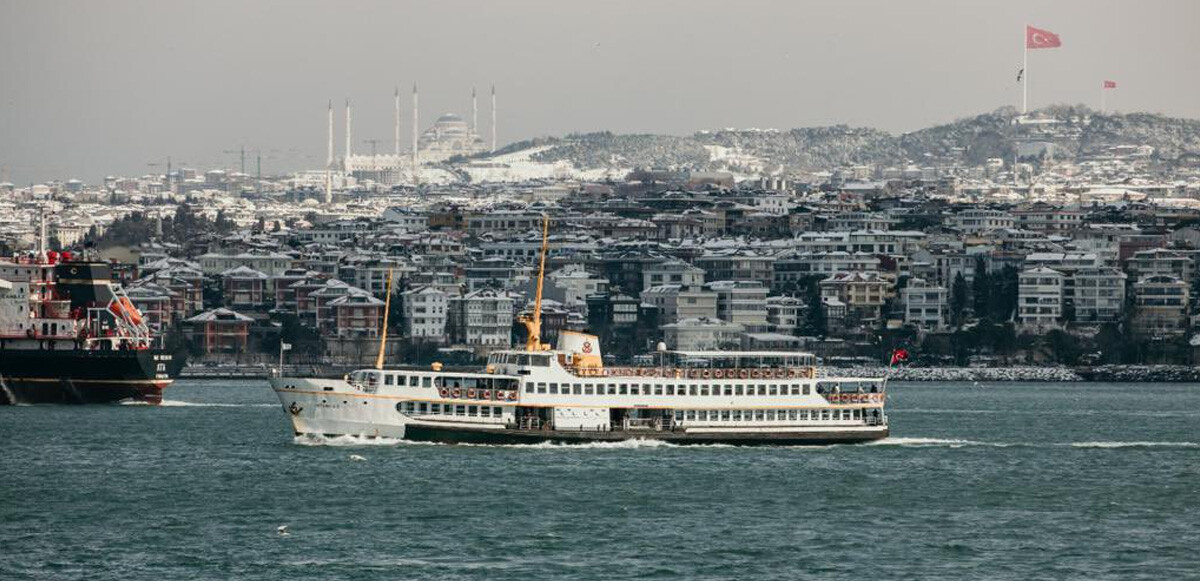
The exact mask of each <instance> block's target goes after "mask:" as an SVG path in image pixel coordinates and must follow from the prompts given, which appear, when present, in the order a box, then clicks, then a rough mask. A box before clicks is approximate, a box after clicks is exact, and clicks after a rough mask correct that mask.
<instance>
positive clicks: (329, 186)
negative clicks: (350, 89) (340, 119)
mask: <svg viewBox="0 0 1200 581" xmlns="http://www.w3.org/2000/svg"><path fill="white" fill-rule="evenodd" d="M331 171H333V99H330V100H329V153H328V154H327V155H326V156H325V203H326V204H332V203H333V176H331V175H329V172H331Z"/></svg>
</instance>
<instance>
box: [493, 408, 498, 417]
mask: <svg viewBox="0 0 1200 581" xmlns="http://www.w3.org/2000/svg"><path fill="white" fill-rule="evenodd" d="M492 415H494V416H496V417H500V408H499V406H496V407H493V408H492Z"/></svg>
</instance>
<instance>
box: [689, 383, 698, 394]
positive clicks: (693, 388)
mask: <svg viewBox="0 0 1200 581" xmlns="http://www.w3.org/2000/svg"><path fill="white" fill-rule="evenodd" d="M696 387H697V386H695V385H689V386H688V395H696Z"/></svg>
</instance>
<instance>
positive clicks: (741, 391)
mask: <svg viewBox="0 0 1200 581" xmlns="http://www.w3.org/2000/svg"><path fill="white" fill-rule="evenodd" d="M733 393H734V394H735V395H742V394H743V393H744V390H743V389H742V386H740V385H739V386H737V388H736V389H734V390H733Z"/></svg>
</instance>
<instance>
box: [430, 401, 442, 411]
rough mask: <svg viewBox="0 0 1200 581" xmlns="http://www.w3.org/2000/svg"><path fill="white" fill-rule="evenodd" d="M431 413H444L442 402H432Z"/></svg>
mask: <svg viewBox="0 0 1200 581" xmlns="http://www.w3.org/2000/svg"><path fill="white" fill-rule="evenodd" d="M429 413H431V414H440V413H442V404H440V403H435V404H430V406H429Z"/></svg>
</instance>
